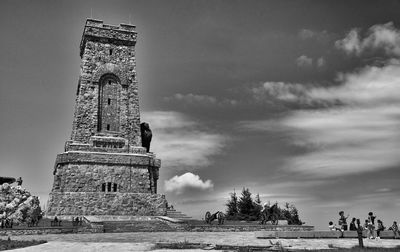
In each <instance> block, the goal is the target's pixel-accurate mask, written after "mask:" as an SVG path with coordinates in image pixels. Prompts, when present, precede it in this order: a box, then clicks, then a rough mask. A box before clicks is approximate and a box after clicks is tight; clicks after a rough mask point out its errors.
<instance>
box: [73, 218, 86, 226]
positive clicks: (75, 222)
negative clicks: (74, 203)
mask: <svg viewBox="0 0 400 252" xmlns="http://www.w3.org/2000/svg"><path fill="white" fill-rule="evenodd" d="M71 218H72V226H82V223H83V218H82V217H75V218H74V217H73V216H72V217H71Z"/></svg>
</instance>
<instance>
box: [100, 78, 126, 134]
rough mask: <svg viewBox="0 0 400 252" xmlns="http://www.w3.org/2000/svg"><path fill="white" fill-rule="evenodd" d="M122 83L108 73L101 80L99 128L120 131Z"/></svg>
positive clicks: (103, 130)
mask: <svg viewBox="0 0 400 252" xmlns="http://www.w3.org/2000/svg"><path fill="white" fill-rule="evenodd" d="M120 92H121V85H120V83H119V80H118V78H117V77H116V76H115V75H113V74H106V75H103V76H102V77H101V78H100V81H99V111H98V123H97V130H98V131H102V132H107V131H111V132H118V131H119V126H120V122H119V119H120V116H119V114H120V108H119V101H118V97H119V94H120Z"/></svg>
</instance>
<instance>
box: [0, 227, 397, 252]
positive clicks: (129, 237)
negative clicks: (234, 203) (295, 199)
mask: <svg viewBox="0 0 400 252" xmlns="http://www.w3.org/2000/svg"><path fill="white" fill-rule="evenodd" d="M6 238H7V237H0V239H6ZM11 239H15V240H32V239H36V240H47V241H48V243H46V244H42V245H38V246H34V247H30V248H24V249H17V250H13V251H27V252H31V251H32V252H33V251H43V252H47V251H57V252H67V251H73V252H78V251H96V252H97V251H150V250H152V249H153V247H154V244H155V243H157V242H175V243H176V242H181V243H184V242H190V243H206V244H218V245H238V246H270V245H271V244H277V243H279V244H281V245H282V246H283V247H288V248H289V247H290V248H293V249H327V248H329V247H332V246H333V247H340V248H351V247H354V246H357V245H358V240H356V239H257V238H256V237H255V235H254V233H253V232H154V233H148V232H142V233H106V234H48V235H25V236H13V237H11ZM364 245H365V246H368V247H387V248H390V247H396V246H400V240H391V239H387V240H386V239H382V240H368V239H364ZM152 251H173V250H152ZM178 251H180V252H183V251H201V250H178Z"/></svg>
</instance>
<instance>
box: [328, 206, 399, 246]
mask: <svg viewBox="0 0 400 252" xmlns="http://www.w3.org/2000/svg"><path fill="white" fill-rule="evenodd" d="M339 216H340V217H339V222H338V224H339V226H336V225H335V224H333V222H332V221H330V222H329V230H333V231H341V232H344V231H347V230H348V226H347V219H348V218H349V215H347V216H345V215H344V211H340V212H339ZM375 219H376V216H375V215H374V213H373V212H369V213H368V217H367V219H366V220H365V223H364V225H363V226H361V224H360V219H356V218H353V219H352V220H351V222H350V226H349V230H350V231H357V232H362V231H363V230H366V231H367V238H369V239H380V233H381V232H382V231H384V230H385V229H386V228H385V226H384V225H383V222H382V221H381V220H377V221H376V225H375ZM388 230H391V231H393V233H394V238H395V239H397V238H399V237H400V231H399V225H398V224H397V222H396V221H394V222H393V224H392V226H391V227H390V228H389V229H388Z"/></svg>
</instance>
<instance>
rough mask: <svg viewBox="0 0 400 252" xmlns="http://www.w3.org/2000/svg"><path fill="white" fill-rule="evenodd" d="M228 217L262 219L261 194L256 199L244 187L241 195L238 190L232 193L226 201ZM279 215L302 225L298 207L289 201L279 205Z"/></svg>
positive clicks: (292, 222)
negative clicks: (237, 193)
mask: <svg viewBox="0 0 400 252" xmlns="http://www.w3.org/2000/svg"><path fill="white" fill-rule="evenodd" d="M226 207H227V209H226V218H227V219H228V220H245V221H257V220H260V219H261V210H262V208H263V206H262V204H261V200H260V195H259V194H256V197H255V199H253V198H252V196H251V192H250V190H249V189H248V188H243V190H242V193H241V195H240V197H239V198H238V196H237V195H236V192H235V191H233V193H231V194H230V198H229V200H228V202H227V203H226ZM267 207H271V203H270V202H268V203H267ZM277 212H278V216H279V219H281V220H287V221H288V224H289V225H302V221H301V220H300V218H299V212H298V210H297V208H296V207H295V206H294V205H293V204H290V203H288V202H286V203H285V204H284V206H283V207H280V206H278V210H277Z"/></svg>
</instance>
